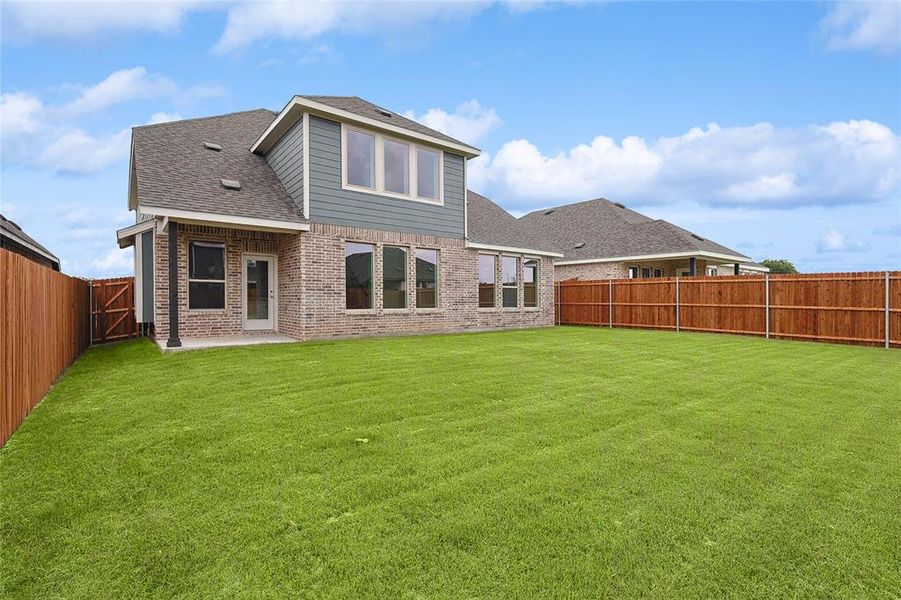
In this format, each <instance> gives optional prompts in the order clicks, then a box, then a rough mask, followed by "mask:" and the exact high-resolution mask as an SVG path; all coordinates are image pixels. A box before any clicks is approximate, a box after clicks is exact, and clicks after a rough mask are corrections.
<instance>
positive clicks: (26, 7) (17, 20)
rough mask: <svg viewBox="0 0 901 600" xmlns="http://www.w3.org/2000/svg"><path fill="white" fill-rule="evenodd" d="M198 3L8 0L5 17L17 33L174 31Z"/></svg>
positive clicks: (64, 34)
mask: <svg viewBox="0 0 901 600" xmlns="http://www.w3.org/2000/svg"><path fill="white" fill-rule="evenodd" d="M198 5H199V3H198V2H196V1H185V0H161V1H156V2H148V1H147V0H119V1H118V2H98V1H96V0H94V1H90V0H88V1H77V0H70V1H59V0H57V1H52V0H45V1H42V0H30V1H9V2H4V6H3V18H4V19H5V20H6V21H7V23H6V25H7V28H8V29H9V30H10V31H11V32H12V33H13V34H14V35H16V36H28V37H44V38H85V37H90V36H92V35H96V34H99V33H106V32H115V31H119V32H125V31H155V32H169V31H174V30H176V29H178V27H179V26H180V25H181V22H182V18H183V17H184V15H185V14H186V13H187V11H188V10H190V9H191V8H195V7H197V6H198Z"/></svg>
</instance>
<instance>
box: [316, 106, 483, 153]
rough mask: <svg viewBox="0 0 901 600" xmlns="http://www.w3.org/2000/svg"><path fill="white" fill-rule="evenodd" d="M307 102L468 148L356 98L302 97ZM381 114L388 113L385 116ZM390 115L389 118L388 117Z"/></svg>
mask: <svg viewBox="0 0 901 600" xmlns="http://www.w3.org/2000/svg"><path fill="white" fill-rule="evenodd" d="M303 97H304V98H307V99H308V100H313V101H314V102H320V103H322V104H326V105H328V106H331V107H332V108H337V109H340V110H346V111H347V112H352V113H354V114H356V115H360V116H361V117H368V118H370V119H374V120H376V121H380V122H382V123H388V124H390V125H396V126H398V127H403V128H405V129H409V130H411V131H415V132H416V133H421V134H423V135H430V136H432V137H434V138H438V139H440V140H444V141H446V142H453V143H455V144H463V145H465V146H468V145H469V144H468V143H466V142H461V141H460V140H458V139H455V138H452V137H450V136H449V135H445V134H443V133H441V132H440V131H435V130H434V129H431V128H430V127H426V126H425V125H423V124H422V123H417V122H416V121H413V120H411V119H408V118H406V117H404V116H401V115H399V114H398V113H396V112H394V111H390V110H388V109H386V108H382V107H381V106H378V105H376V104H373V103H372V102H368V101H366V100H363V99H362V98H360V97H358V96H303ZM383 113H388V114H387V115H385V114H383ZM389 115H390V116H389Z"/></svg>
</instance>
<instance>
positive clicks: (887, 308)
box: [885, 271, 891, 348]
mask: <svg viewBox="0 0 901 600" xmlns="http://www.w3.org/2000/svg"><path fill="white" fill-rule="evenodd" d="M889 282H890V278H889V273H888V271H886V272H885V347H886V348H888V347H889V313H890V312H891V311H890V310H889V303H890V302H891V300H890V299H889Z"/></svg>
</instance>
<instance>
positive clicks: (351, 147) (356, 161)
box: [347, 129, 375, 189]
mask: <svg viewBox="0 0 901 600" xmlns="http://www.w3.org/2000/svg"><path fill="white" fill-rule="evenodd" d="M347 183H349V184H350V185H358V186H360V187H365V188H371V189H375V136H374V135H372V134H369V133H363V132H362V131H355V130H353V129H349V130H348V131H347Z"/></svg>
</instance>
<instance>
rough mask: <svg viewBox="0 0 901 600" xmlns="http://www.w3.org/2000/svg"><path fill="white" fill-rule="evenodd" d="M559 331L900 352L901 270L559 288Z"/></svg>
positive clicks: (677, 279) (678, 279)
mask: <svg viewBox="0 0 901 600" xmlns="http://www.w3.org/2000/svg"><path fill="white" fill-rule="evenodd" d="M555 291H556V297H555V318H556V323H558V324H561V325H601V326H607V327H638V328H649V329H672V330H675V331H682V330H685V331H709V332H715V333H738V334H745V335H760V336H764V337H767V338H770V337H779V338H791V339H801V340H814V341H825V342H841V343H849V344H865V345H882V346H885V347H886V348H888V347H899V346H901V271H892V272H876V273H818V274H812V275H754V276H731V277H670V278H655V279H613V280H602V281H562V282H558V283H556V284H555Z"/></svg>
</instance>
